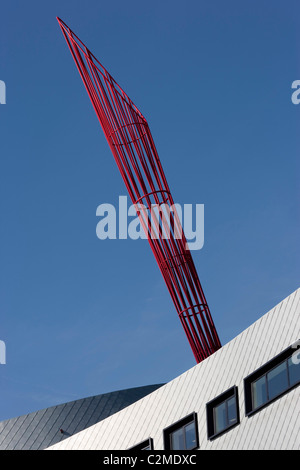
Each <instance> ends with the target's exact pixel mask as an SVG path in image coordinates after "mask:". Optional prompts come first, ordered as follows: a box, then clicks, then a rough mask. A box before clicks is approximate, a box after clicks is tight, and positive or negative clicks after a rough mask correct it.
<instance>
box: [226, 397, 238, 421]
mask: <svg viewBox="0 0 300 470" xmlns="http://www.w3.org/2000/svg"><path fill="white" fill-rule="evenodd" d="M227 408H228V426H230V425H231V424H233V423H235V422H236V420H237V416H236V401H235V397H232V398H229V400H227Z"/></svg>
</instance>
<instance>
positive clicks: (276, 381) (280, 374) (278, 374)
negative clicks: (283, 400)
mask: <svg viewBox="0 0 300 470" xmlns="http://www.w3.org/2000/svg"><path fill="white" fill-rule="evenodd" d="M267 378H268V390H269V400H271V399H272V398H274V397H276V396H277V395H279V394H280V393H281V392H283V391H284V390H286V389H287V388H288V387H289V384H288V376H287V362H286V361H284V362H282V363H281V364H279V365H278V366H277V367H274V369H272V370H271V371H270V372H268V374H267Z"/></svg>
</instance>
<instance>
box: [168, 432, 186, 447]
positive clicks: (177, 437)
mask: <svg viewBox="0 0 300 470" xmlns="http://www.w3.org/2000/svg"><path fill="white" fill-rule="evenodd" d="M171 447H172V449H173V450H183V449H184V437H183V428H180V429H177V431H174V432H173V433H172V434H171Z"/></svg>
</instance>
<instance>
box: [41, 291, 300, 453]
mask: <svg viewBox="0 0 300 470" xmlns="http://www.w3.org/2000/svg"><path fill="white" fill-rule="evenodd" d="M299 320H300V289H298V290H297V291H295V292H294V293H292V294H291V295H290V296H288V297H287V298H286V299H284V300H283V301H282V302H281V303H279V304H278V305H277V306H276V307H274V308H273V309H272V310H270V311H269V312H268V313H266V314H265V315H264V316H262V317H261V318H260V319H259V320H258V321H256V322H255V323H254V324H252V325H251V326H250V327H249V328H247V329H246V330H245V331H243V332H242V333H241V334H239V335H238V336H237V337H236V338H234V339H233V340H232V341H230V342H229V343H227V344H226V345H224V346H223V347H222V348H221V349H219V350H218V351H216V352H215V353H214V354H212V355H211V356H210V357H208V358H207V359H205V360H204V361H202V362H201V363H199V364H197V365H195V366H194V367H193V368H191V369H190V370H188V371H186V372H185V373H183V374H181V375H180V376H179V377H176V378H175V379H174V380H172V381H171V382H169V383H166V384H165V385H162V386H155V387H156V389H155V390H153V391H152V392H151V393H149V394H145V396H143V397H141V398H140V399H138V400H137V401H136V400H135V401H134V402H133V403H132V404H130V405H129V406H126V407H125V408H123V409H122V410H120V411H117V412H116V413H114V414H111V415H110V416H108V417H106V418H104V419H102V420H101V421H99V422H97V423H95V424H93V425H91V426H89V427H85V429H83V430H82V431H79V432H74V433H71V432H70V430H69V429H68V428H66V432H67V433H70V434H72V435H70V436H69V437H67V438H65V439H63V440H61V441H60V442H56V443H55V444H54V445H51V446H49V447H48V449H49V450H81V449H82V450H123V449H124V450H125V449H126V450H128V449H131V450H134V449H136V450H138V449H155V450H184V449H189V450H192V449H195V450H197V449H199V450H210V449H216V450H217V449H222V450H256V449H262V450H271V449H276V450H299V448H300V439H299V418H300V397H299V383H300V364H299V363H300V349H298V348H299V345H300V342H299V337H300V321H299Z"/></svg>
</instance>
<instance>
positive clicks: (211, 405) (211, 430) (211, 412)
mask: <svg viewBox="0 0 300 470" xmlns="http://www.w3.org/2000/svg"><path fill="white" fill-rule="evenodd" d="M231 398H235V405H236V421H235V422H234V423H232V424H228V426H226V428H224V429H222V430H221V431H218V432H217V431H216V430H215V408H216V407H217V406H219V405H221V404H222V403H224V402H227V401H228V400H230V399H231ZM227 407H228V405H227ZM227 407H226V408H227ZM227 410H228V408H227ZM206 424H207V438H208V439H209V440H210V441H212V440H213V439H216V438H217V437H219V436H221V435H223V434H225V433H226V432H228V431H230V430H231V429H233V428H235V427H236V426H238V425H239V424H240V409H239V394H238V387H237V386H236V385H234V386H233V387H230V388H229V389H228V390H226V391H225V392H223V393H221V394H220V395H218V396H217V397H215V398H213V399H212V400H210V401H209V402H208V403H206Z"/></svg>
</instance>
